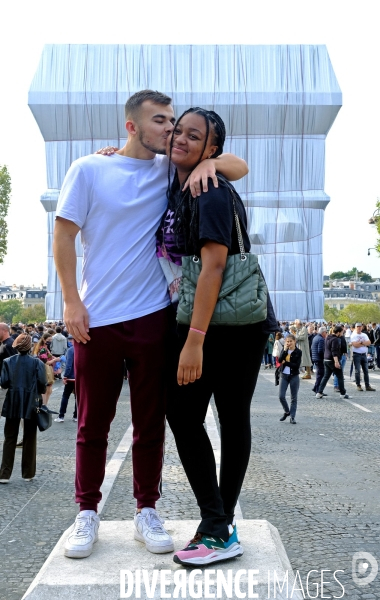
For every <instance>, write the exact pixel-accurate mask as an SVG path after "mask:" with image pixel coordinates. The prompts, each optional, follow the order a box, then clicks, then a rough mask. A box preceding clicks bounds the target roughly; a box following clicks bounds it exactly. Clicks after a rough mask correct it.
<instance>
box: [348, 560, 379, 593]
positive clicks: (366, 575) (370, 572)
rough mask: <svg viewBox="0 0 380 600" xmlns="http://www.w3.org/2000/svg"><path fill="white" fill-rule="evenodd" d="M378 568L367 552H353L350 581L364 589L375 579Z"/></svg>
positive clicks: (375, 561)
mask: <svg viewBox="0 0 380 600" xmlns="http://www.w3.org/2000/svg"><path fill="white" fill-rule="evenodd" d="M378 570H379V566H378V564H377V560H376V558H375V557H374V556H372V554H370V553H369V552H355V554H354V555H353V557H352V580H353V582H354V583H355V584H356V585H360V586H361V587H364V586H366V585H369V584H370V583H372V581H373V580H374V579H375V577H376V575H377V572H378Z"/></svg>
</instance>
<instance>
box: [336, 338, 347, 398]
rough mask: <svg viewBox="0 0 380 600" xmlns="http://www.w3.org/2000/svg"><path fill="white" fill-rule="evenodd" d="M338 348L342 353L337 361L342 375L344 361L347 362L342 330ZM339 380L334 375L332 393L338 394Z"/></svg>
mask: <svg viewBox="0 0 380 600" xmlns="http://www.w3.org/2000/svg"><path fill="white" fill-rule="evenodd" d="M340 348H341V352H342V356H341V357H340V359H339V362H340V367H341V369H342V373H344V367H345V365H346V361H347V343H346V338H345V335H344V329H343V332H342V336H341V338H340ZM339 391H340V390H339V380H338V377H337V376H336V374H334V392H339Z"/></svg>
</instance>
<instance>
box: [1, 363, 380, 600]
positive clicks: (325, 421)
mask: <svg viewBox="0 0 380 600" xmlns="http://www.w3.org/2000/svg"><path fill="white" fill-rule="evenodd" d="M370 378H371V383H372V385H373V386H374V387H377V391H376V392H363V393H360V392H357V391H356V387H355V386H354V384H353V383H350V382H349V380H348V383H347V389H348V391H349V393H350V394H352V396H353V398H352V400H351V402H347V401H344V400H341V399H340V398H339V396H338V394H335V393H334V391H333V389H332V387H331V386H328V387H327V388H326V390H325V391H326V392H327V393H328V397H327V398H325V399H323V400H317V399H316V398H315V395H314V394H313V393H312V392H311V388H312V385H313V383H314V382H313V380H312V381H302V382H301V386H300V394H299V403H298V412H297V418H296V419H297V425H291V424H290V423H289V420H287V421H286V422H284V423H281V422H279V417H280V416H281V415H282V410H281V406H280V403H279V401H278V388H276V387H275V386H274V376H273V372H270V371H262V372H261V374H260V377H259V381H258V385H257V389H256V392H255V395H254V397H253V400H252V410H251V422H252V439H253V443H252V453H251V460H250V464H249V468H248V472H247V475H246V478H245V482H244V487H243V490H242V493H241V496H240V505H241V509H242V512H243V516H244V518H245V519H267V520H268V521H270V522H271V523H272V524H273V525H275V526H276V527H277V528H278V530H279V532H280V535H281V538H282V541H283V544H284V546H285V549H286V551H287V553H288V556H289V559H290V562H291V564H292V566H293V569H294V571H298V572H299V582H300V587H301V585H302V588H303V591H304V595H305V598H308V597H316V598H322V597H325V598H329V597H330V598H332V597H334V596H335V597H343V598H345V599H346V598H347V599H350V600H356V599H363V600H364V599H367V598H368V599H372V598H374V599H380V574H379V575H378V576H377V577H376V578H375V579H374V580H373V581H372V582H371V583H369V584H367V585H365V581H366V577H367V579H368V576H370V573H371V572H373V568H375V564H376V560H377V561H378V562H379V563H380V536H379V533H380V514H379V496H380V458H379V425H380V371H377V372H375V373H371V377H370ZM62 387H63V384H62V383H61V382H57V383H55V384H54V390H53V394H52V397H51V400H50V406H51V407H52V408H53V409H57V408H58V406H59V400H60V396H61V393H62ZM337 396H338V397H337ZM105 401H106V399H105ZM353 403H355V404H356V405H357V406H356V405H355V404H353ZM231 407H233V398H231ZM363 409H366V410H363ZM71 410H72V400H71V404H69V413H68V415H69V417H68V418H67V419H66V421H65V423H63V424H57V423H54V424H53V427H52V428H51V429H49V430H48V431H46V432H44V433H41V434H39V439H38V456H37V475H36V477H35V479H34V481H32V482H30V483H27V482H24V481H23V480H22V479H21V474H20V458H21V452H20V451H19V450H17V455H16V463H15V468H14V472H13V475H12V478H11V481H10V483H9V484H8V485H1V486H0V598H1V600H20V599H21V597H22V595H23V593H24V592H25V591H26V589H27V588H28V586H29V584H30V582H31V581H32V580H33V578H34V577H35V575H36V574H37V573H38V571H39V569H40V568H41V566H42V564H43V563H44V561H45V560H46V558H47V557H48V555H49V554H50V552H51V550H52V549H53V547H54V545H55V543H56V542H57V540H58V539H59V537H60V536H61V534H62V532H63V531H64V530H65V529H66V528H67V527H69V526H70V525H71V523H72V522H73V520H74V518H75V515H76V513H77V507H76V505H75V503H74V501H73V497H74V486H73V479H74V462H75V429H76V424H75V423H73V422H72V421H71V418H70V417H71V414H72V412H71ZM3 423H4V419H1V431H0V436H1V438H0V442H2V429H3V428H2V425H3ZM129 425H130V406H129V389H128V384H127V383H126V384H125V386H124V389H123V392H122V395H121V397H120V401H119V405H118V410H117V414H116V418H115V421H114V423H113V425H112V429H111V434H110V439H109V448H108V457H109V458H111V456H112V454H113V453H114V452H115V450H116V448H117V446H118V444H119V442H120V440H121V438H122V437H123V435H124V433H125V431H126V429H127V427H128V426H129ZM131 475H132V472H131V455H130V452H129V453H128V455H127V457H126V460H125V461H124V463H123V465H122V467H121V469H120V471H119V474H118V476H117V478H116V480H115V483H114V486H113V488H112V490H111V493H110V495H109V497H108V500H107V502H106V505H105V507H104V510H103V513H102V516H101V518H102V519H106V520H123V519H131V518H132V515H133V512H134V500H133V497H132V485H131V482H132V478H131ZM157 508H158V510H159V512H160V514H161V515H162V516H163V517H165V518H169V519H170V518H172V519H179V518H186V519H198V515H199V513H198V507H197V505H196V502H195V500H194V498H193V495H192V492H191V490H190V487H189V485H188V483H187V481H186V477H185V475H184V472H183V469H182V467H181V464H180V461H179V458H178V455H177V452H176V449H175V444H174V442H173V437H172V435H171V432H170V430H169V429H168V432H167V444H166V456H165V466H164V474H163V497H162V498H161V499H160V501H159V503H158V507H157ZM360 552H366V553H370V555H371V556H372V557H373V558H369V560H368V557H367V558H365V559H360V555H359V557H358V559H357V560H356V561H355V565H354V570H355V569H356V571H357V573H356V577H357V578H358V579H356V581H355V580H354V579H353V576H352V568H353V567H352V562H353V557H354V555H355V553H360ZM371 562H372V563H373V565H371ZM363 563H364V566H362V565H363ZM366 563H367V567H366V566H365V565H366ZM83 566H85V563H84V565H83ZM322 570H326V571H325V572H324V573H323V574H321V571H322ZM311 571H313V572H312V573H311ZM337 571H339V572H337ZM334 572H337V573H336V579H337V580H338V581H339V583H338V581H336V580H335V579H334V578H333V573H334ZM321 577H323V579H324V581H327V582H330V583H326V584H324V587H323V596H322V591H321V585H320V584H321ZM307 581H308V586H307ZM317 584H318V587H317ZM343 588H344V593H343Z"/></svg>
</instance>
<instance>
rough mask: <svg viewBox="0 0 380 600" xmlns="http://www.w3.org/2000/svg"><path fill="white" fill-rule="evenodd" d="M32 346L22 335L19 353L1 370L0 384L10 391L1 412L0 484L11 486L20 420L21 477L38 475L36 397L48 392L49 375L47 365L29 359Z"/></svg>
mask: <svg viewBox="0 0 380 600" xmlns="http://www.w3.org/2000/svg"><path fill="white" fill-rule="evenodd" d="M31 347H32V339H31V337H30V335H28V334H25V333H23V334H21V335H19V336H18V337H17V338H16V339H15V340H14V342H13V348H14V350H15V351H16V352H17V354H15V355H14V356H10V357H9V358H6V359H5V360H4V362H3V366H2V369H1V376H0V385H1V387H3V388H5V389H7V394H6V396H5V400H4V405H3V409H2V412H1V415H2V416H3V417H5V425H4V444H3V458H2V462H1V467H0V483H8V482H9V479H10V477H11V475H12V470H13V464H14V458H15V452H16V444H17V435H18V431H19V427H20V420H21V419H24V438H23V447H22V457H21V474H22V478H23V479H24V480H25V481H31V480H32V479H33V477H34V476H35V473H36V454H37V417H36V412H35V408H36V398H38V396H39V394H44V393H45V391H46V374H45V365H44V364H43V363H42V362H41V361H40V360H38V359H37V358H34V357H33V356H29V352H30V349H31Z"/></svg>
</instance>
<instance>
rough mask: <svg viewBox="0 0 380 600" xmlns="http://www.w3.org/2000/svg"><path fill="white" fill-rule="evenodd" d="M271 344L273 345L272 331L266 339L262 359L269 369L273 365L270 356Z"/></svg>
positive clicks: (271, 352)
mask: <svg viewBox="0 0 380 600" xmlns="http://www.w3.org/2000/svg"><path fill="white" fill-rule="evenodd" d="M273 345H274V336H273V333H271V334H270V335H269V337H268V339H267V343H266V345H265V350H264V361H265V368H266V369H271V368H272V367H273V358H272V354H273Z"/></svg>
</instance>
